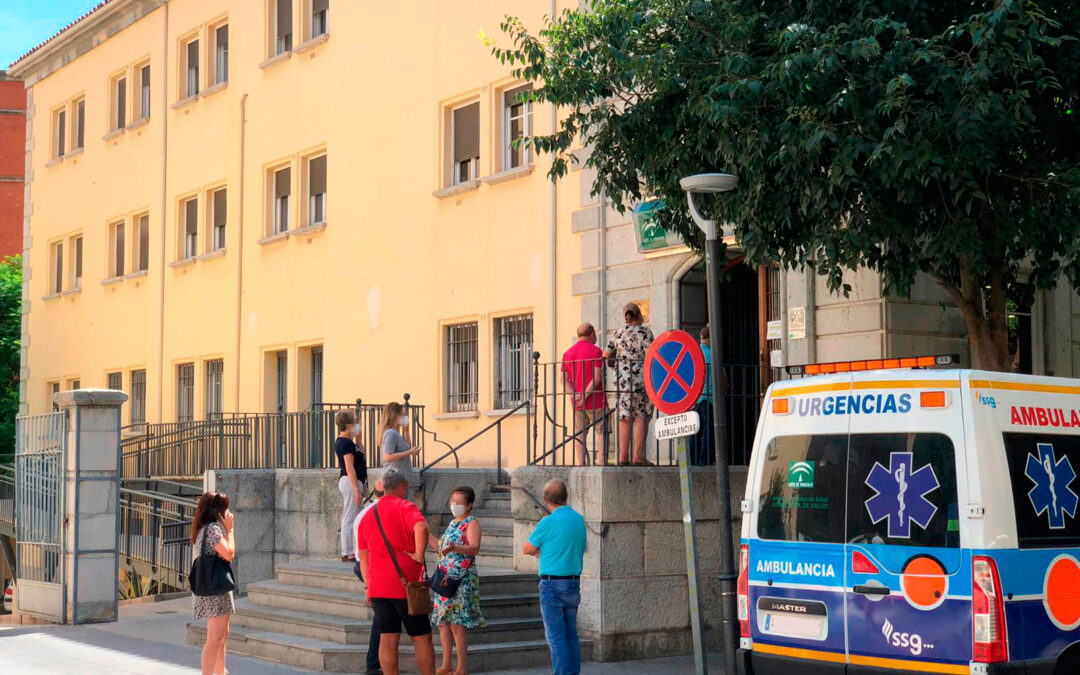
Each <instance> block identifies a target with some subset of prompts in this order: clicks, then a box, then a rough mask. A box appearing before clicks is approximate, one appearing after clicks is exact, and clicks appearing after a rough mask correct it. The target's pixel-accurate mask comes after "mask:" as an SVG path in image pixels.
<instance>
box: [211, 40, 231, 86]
mask: <svg viewBox="0 0 1080 675" xmlns="http://www.w3.org/2000/svg"><path fill="white" fill-rule="evenodd" d="M214 40H215V42H216V45H215V46H216V48H217V49H216V51H215V54H214V84H221V83H222V82H228V81H229V27H228V26H221V27H220V28H218V29H217V31H215V33H214Z"/></svg>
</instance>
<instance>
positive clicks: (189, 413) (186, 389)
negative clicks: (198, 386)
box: [176, 363, 195, 422]
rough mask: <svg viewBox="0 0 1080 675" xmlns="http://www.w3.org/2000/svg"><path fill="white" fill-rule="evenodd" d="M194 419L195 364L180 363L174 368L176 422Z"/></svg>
mask: <svg viewBox="0 0 1080 675" xmlns="http://www.w3.org/2000/svg"><path fill="white" fill-rule="evenodd" d="M193 419H195V364H194V363H182V364H180V365H179V366H177V367H176V421H177V422H190V421H192V420H193Z"/></svg>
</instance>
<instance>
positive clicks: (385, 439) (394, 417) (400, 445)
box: [376, 401, 420, 497]
mask: <svg viewBox="0 0 1080 675" xmlns="http://www.w3.org/2000/svg"><path fill="white" fill-rule="evenodd" d="M376 437H377V438H378V439H379V453H380V455H381V456H382V468H383V469H384V470H386V471H389V470H390V469H394V470H396V471H400V472H401V474H402V475H403V476H405V479H406V480H407V482H408V484H409V496H410V497H411V495H412V482H413V466H412V458H413V457H415V456H416V455H418V454H420V448H418V447H415V446H413V444H412V443H411V442H410V441H409V417H408V416H407V415H405V414H404V408H403V407H402V405H401V404H400V403H398V402H396V401H393V402H391V403H387V404H386V407H385V408H383V415H382V421H381V422H380V423H379V432H378V435H377V436H376Z"/></svg>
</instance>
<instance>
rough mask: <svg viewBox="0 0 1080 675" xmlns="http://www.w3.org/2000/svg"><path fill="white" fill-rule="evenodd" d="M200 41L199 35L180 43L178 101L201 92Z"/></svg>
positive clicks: (189, 37)
mask: <svg viewBox="0 0 1080 675" xmlns="http://www.w3.org/2000/svg"><path fill="white" fill-rule="evenodd" d="M192 44H195V50H196V54H195V63H194V66H193V65H192V63H191V45H192ZM202 46H203V45H202V41H201V40H200V39H199V35H197V34H196V35H191V36H188V37H187V38H186V39H183V40H181V41H180V53H181V58H180V61H181V63H180V94H181V96H180V99H181V100H184V99H189V98H192V97H195V96H198V95H199V94H200V93H201V92H202V73H201V72H200V71H201V68H200V63H199V61H200V60H201V59H202Z"/></svg>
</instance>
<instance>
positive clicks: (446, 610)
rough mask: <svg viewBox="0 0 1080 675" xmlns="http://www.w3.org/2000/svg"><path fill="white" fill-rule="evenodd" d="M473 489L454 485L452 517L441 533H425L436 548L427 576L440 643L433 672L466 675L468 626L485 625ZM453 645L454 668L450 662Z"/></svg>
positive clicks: (451, 507)
mask: <svg viewBox="0 0 1080 675" xmlns="http://www.w3.org/2000/svg"><path fill="white" fill-rule="evenodd" d="M475 502H476V492H475V491H473V489H472V488H471V487H459V488H454V492H453V493H452V494H451V495H450V512H451V513H452V514H453V516H454V519H453V520H452V521H450V524H449V525H448V526H447V527H446V531H445V532H443V535H442V537H441V538H440V539H439V540H436V539H435V537H434V536H429V537H430V538H429V545H430V546H431V547H432V548H435V549H436V550H438V551H439V562H438V564H437V565H436V566H435V574H434V575H433V576H432V577H431V590H433V591H435V596H434V597H435V608H434V612H432V614H431V625H432V626H437V627H438V628H439V642H441V643H442V667H441V668H439V669H438V670H436V671H435V673H436V675H468V672H469V670H468V669H469V639H468V632H467V631H468V630H469V629H470V628H483V627H484V626H486V625H487V622H486V621H485V620H484V615H483V614H481V613H480V575H479V574H478V573H477V571H476V556H477V554H478V553H480V540H481V536H482V535H481V532H480V521H478V520H477V519H476V517H475V516H473V515H472V510H473V504H474V503H475ZM455 647H456V648H457V670H454V669H453V668H452V667H451V666H450V663H451V658H452V656H453V652H454V648H455Z"/></svg>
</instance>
